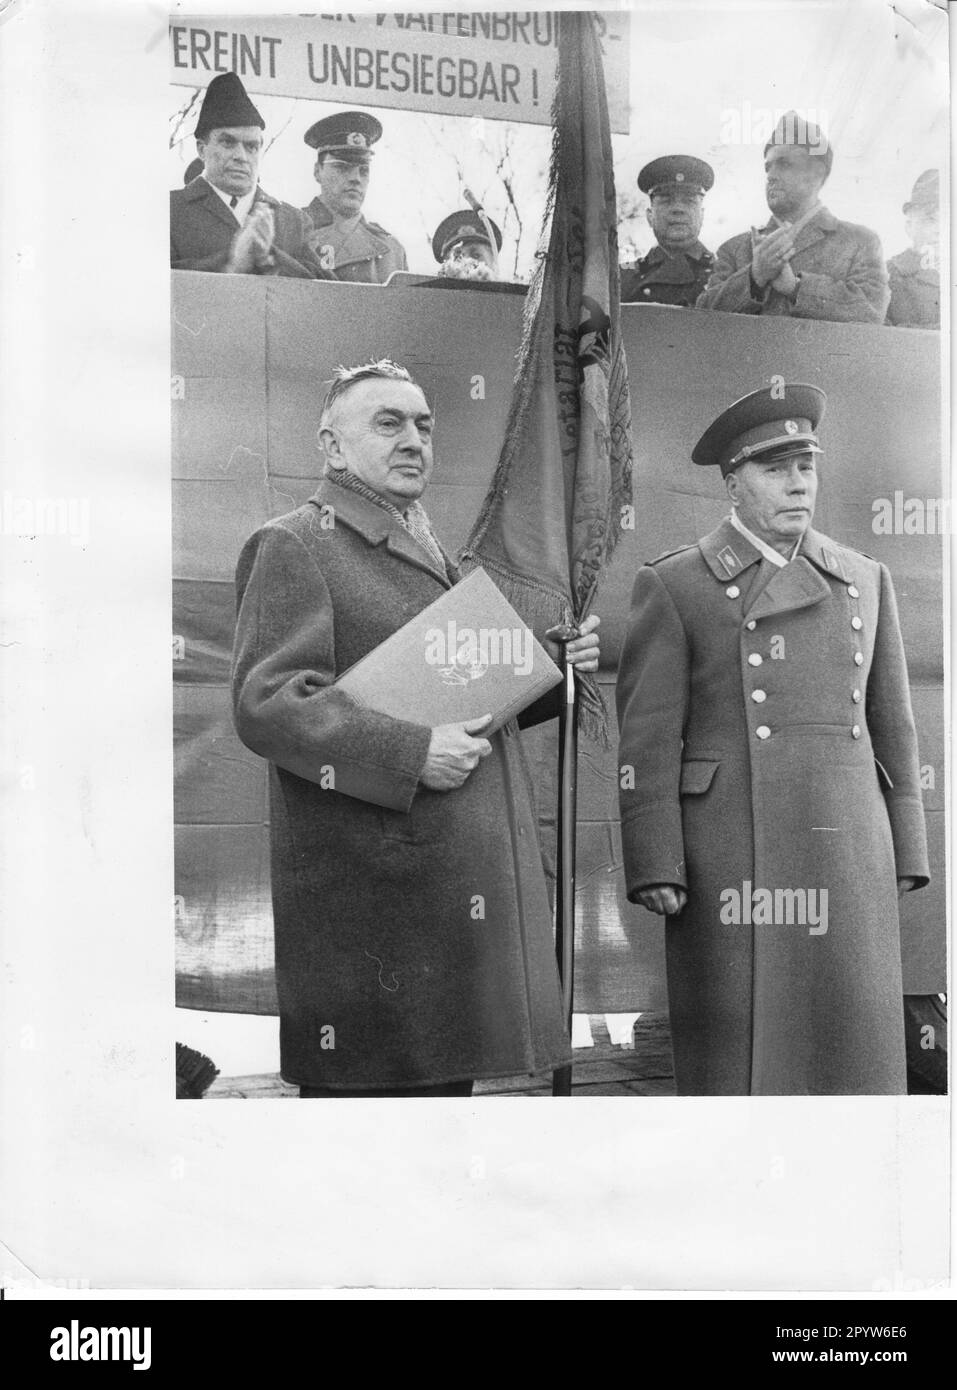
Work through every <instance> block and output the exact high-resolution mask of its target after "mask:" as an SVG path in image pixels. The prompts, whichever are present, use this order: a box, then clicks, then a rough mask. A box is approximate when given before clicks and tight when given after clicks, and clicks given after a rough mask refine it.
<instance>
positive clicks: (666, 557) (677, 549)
mask: <svg viewBox="0 0 957 1390" xmlns="http://www.w3.org/2000/svg"><path fill="white" fill-rule="evenodd" d="M694 549H695V547H694V546H693V545H676V546H675V548H674V550H666V551H665V553H664V554H663V555H656V556H655V558H654V559H653V560H646V561H645V564H646V565H660V564H661V562H662V560H670V559H671V556H672V555H681V554H682V553H683V552H684V551H685V550H694Z"/></svg>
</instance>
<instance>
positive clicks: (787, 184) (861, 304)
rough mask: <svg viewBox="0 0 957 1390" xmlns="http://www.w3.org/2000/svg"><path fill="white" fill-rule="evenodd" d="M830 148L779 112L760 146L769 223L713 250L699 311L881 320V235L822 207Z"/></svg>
mask: <svg viewBox="0 0 957 1390" xmlns="http://www.w3.org/2000/svg"><path fill="white" fill-rule="evenodd" d="M833 160H834V151H833V148H832V146H831V144H830V141H829V140H828V138H827V136H826V135H825V134H824V131H823V130H821V128H820V127H819V126H818V125H816V124H815V123H814V122H813V121H808V120H806V119H805V118H804V117H803V116H802V115H800V114H799V113H798V112H797V111H786V112H785V113H784V114H783V115H782V117H781V119H780V120H779V121H778V123H777V125H776V126H775V128H774V131H773V132H772V135H771V138H770V140H769V141H768V143H767V144H766V145H765V147H764V171H765V180H766V184H765V189H766V196H767V203H768V208H769V209H770V212H771V217H770V220H769V221H768V222H767V223H765V225H764V226H763V227H752V228H750V229H749V230H748V231H746V232H741V233H740V234H739V235H738V236H734V237H731V238H730V240H728V241H726V242H724V243H723V244H722V245H721V246H719V247H718V252H717V256H716V257H715V265H714V271H713V272H712V275H711V279H710V280H709V281H708V285H707V287H706V289H705V291H704V293H703V294H702V296H701V298H700V300H699V301H698V308H699V309H718V310H720V311H722V312H724V313H733V314H762V315H763V314H767V315H769V316H770V315H777V316H784V315H787V316H791V317H794V318H800V319H831V320H833V321H834V322H835V323H883V322H884V316H885V314H886V313H887V305H888V300H889V297H890V291H889V290H888V286H887V269H886V267H885V265H884V252H883V250H882V249H881V243H880V238H879V237H878V236H877V233H876V232H872V231H871V230H870V229H869V228H868V227H861V226H858V225H856V224H855V223H853V222H840V221H838V219H837V218H836V217H835V216H834V214H833V213H832V212H830V211H829V210H828V209H827V208H826V207H825V206H824V204H823V203H822V202H821V196H820V195H821V189H822V187H823V185H824V183H825V181H826V180H827V178H828V177H829V176H830V173H831V165H832V163H833Z"/></svg>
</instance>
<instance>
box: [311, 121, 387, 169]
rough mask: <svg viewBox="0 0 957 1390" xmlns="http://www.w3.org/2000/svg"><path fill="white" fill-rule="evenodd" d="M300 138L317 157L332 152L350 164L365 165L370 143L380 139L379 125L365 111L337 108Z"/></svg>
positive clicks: (367, 159) (370, 150) (370, 147)
mask: <svg viewBox="0 0 957 1390" xmlns="http://www.w3.org/2000/svg"><path fill="white" fill-rule="evenodd" d="M302 138H303V139H304V140H305V142H306V144H307V145H311V146H312V148H313V149H314V150H315V151H316V155H317V157H318V158H319V159H321V158H322V156H323V155H324V154H333V155H335V156H336V158H337V159H345V160H347V161H348V162H349V163H351V164H367V163H368V162H369V158H370V156H371V155H372V154H373V153H374V151H373V149H372V146H373V145H374V144H375V143H376V141H377V140H380V139H381V138H382V126H381V124H380V123H379V121H377V120H376V118H375V116H370V115H369V113H368V111H337V112H336V113H335V115H334V116H324V117H323V118H322V120H321V121H316V123H315V125H311V126H310V127H309V129H308V130H307V131H306V133H305V135H304V136H303V137H302Z"/></svg>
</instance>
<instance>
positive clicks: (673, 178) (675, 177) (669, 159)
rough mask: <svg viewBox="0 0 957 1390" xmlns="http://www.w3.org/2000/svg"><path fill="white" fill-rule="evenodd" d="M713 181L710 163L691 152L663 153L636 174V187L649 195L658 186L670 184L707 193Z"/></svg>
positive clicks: (662, 186)
mask: <svg viewBox="0 0 957 1390" xmlns="http://www.w3.org/2000/svg"><path fill="white" fill-rule="evenodd" d="M713 183H714V170H713V169H712V167H711V165H710V164H705V162H704V160H703V159H695V157H694V155H691V154H664V155H662V156H661V157H660V158H659V159H653V160H652V161H651V163H650V164H646V165H645V167H644V168H643V169H642V171H641V173H640V174H639V175H638V187H639V188H640V189H641V191H642V193H647V194H648V195H649V196H650V195H651V194H652V193H655V192H657V190H658V189H659V188H665V187H672V186H677V187H679V188H682V187H683V188H690V189H693V190H694V191H695V192H697V193H707V191H708V189H709V188H710V187H711V186H712V184H713Z"/></svg>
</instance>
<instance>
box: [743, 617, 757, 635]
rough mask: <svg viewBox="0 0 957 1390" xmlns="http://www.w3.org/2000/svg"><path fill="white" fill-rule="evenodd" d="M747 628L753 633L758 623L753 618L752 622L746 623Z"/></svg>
mask: <svg viewBox="0 0 957 1390" xmlns="http://www.w3.org/2000/svg"><path fill="white" fill-rule="evenodd" d="M745 627H746V628H747V629H748V631H749V632H753V631H754V629H755V628H756V627H757V623H756V622H755V621H754V619H753V618H752V619H751V621H750V622H748V623H745Z"/></svg>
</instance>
